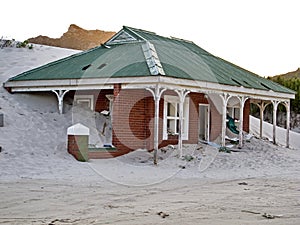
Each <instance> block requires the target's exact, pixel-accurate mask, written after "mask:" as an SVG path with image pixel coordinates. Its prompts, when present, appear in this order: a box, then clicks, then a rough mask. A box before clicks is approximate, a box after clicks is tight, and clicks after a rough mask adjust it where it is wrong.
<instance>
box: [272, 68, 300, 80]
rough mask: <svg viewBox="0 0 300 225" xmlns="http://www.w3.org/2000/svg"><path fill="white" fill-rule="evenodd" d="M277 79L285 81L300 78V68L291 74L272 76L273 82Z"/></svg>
mask: <svg viewBox="0 0 300 225" xmlns="http://www.w3.org/2000/svg"><path fill="white" fill-rule="evenodd" d="M278 77H281V78H285V79H292V78H300V68H298V69H297V70H296V71H292V72H288V73H285V74H280V75H277V76H274V77H273V78H275V80H276V78H278ZM272 80H273V79H272Z"/></svg>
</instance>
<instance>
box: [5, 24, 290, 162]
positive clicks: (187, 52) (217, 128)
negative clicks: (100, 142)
mask: <svg viewBox="0 0 300 225" xmlns="http://www.w3.org/2000/svg"><path fill="white" fill-rule="evenodd" d="M4 87H5V88H6V89H7V90H8V91H9V92H12V93H13V92H35V93H36V92H54V93H55V94H56V96H57V100H58V110H59V112H60V113H63V106H64V97H65V96H66V95H68V96H71V97H72V98H73V99H74V102H77V103H82V104H86V105H88V106H89V107H90V109H91V110H94V111H97V112H101V111H103V110H106V111H109V112H110V115H111V121H112V143H111V144H112V145H113V146H114V147H115V148H116V150H115V151H112V152H102V153H101V154H98V155H96V156H95V157H96V158H102V157H114V156H118V155H121V154H125V153H127V152H129V151H132V150H135V149H139V148H143V149H148V150H153V149H154V150H156V151H157V149H158V148H160V147H163V146H166V145H168V144H178V148H179V149H181V147H182V144H183V143H192V144H197V143H199V141H204V142H205V141H206V142H210V141H214V142H217V143H218V144H220V145H221V146H224V145H225V139H226V136H227V135H229V136H230V135H231V136H234V135H235V136H236V137H237V138H238V139H239V145H240V146H241V147H242V145H243V138H244V137H243V132H249V114H250V104H256V105H258V106H259V108H260V114H261V121H262V118H263V112H264V108H265V107H266V105H268V104H271V105H273V115H276V111H277V108H278V104H283V105H284V106H285V107H286V111H287V112H288V113H287V124H286V128H287V134H286V135H287V136H286V145H287V147H288V146H289V121H290V118H289V110H290V99H293V98H294V96H295V94H294V92H293V91H291V90H289V89H287V88H285V87H283V86H280V85H279V84H277V83H274V82H272V81H270V80H267V79H264V78H263V77H260V76H258V75H256V74H254V73H252V72H250V71H247V70H245V69H243V68H241V67H239V66H236V65H234V64H232V63H230V62H228V61H226V60H223V59H221V58H219V57H217V56H214V55H212V54H210V53H209V52H207V51H205V50H204V49H202V48H201V47H199V46H197V45H196V44H195V43H193V42H191V41H187V40H183V39H178V38H173V37H172V38H167V37H162V36H159V35H157V34H155V33H153V32H149V31H144V30H140V29H135V28H131V27H127V26H124V27H123V29H122V30H120V31H119V32H118V33H117V34H115V35H114V36H113V37H112V38H111V39H110V40H108V41H107V42H106V43H104V44H102V45H101V46H99V47H96V48H93V49H91V50H88V51H84V52H81V53H78V54H75V55H72V56H69V57H66V58H64V59H61V60H58V61H55V62H51V63H49V64H46V65H43V66H41V67H38V68H36V69H33V70H30V71H27V72H24V73H22V74H19V75H17V76H15V77H12V78H10V79H9V80H8V81H7V82H5V83H4ZM232 118H234V119H235V126H229V120H230V119H232ZM273 124H274V130H273V141H274V143H276V116H274V118H273ZM262 129H263V127H262V123H261V130H262Z"/></svg>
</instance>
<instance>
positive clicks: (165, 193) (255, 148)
mask: <svg viewBox="0 0 300 225" xmlns="http://www.w3.org/2000/svg"><path fill="white" fill-rule="evenodd" d="M56 51H58V53H56ZM62 51H64V54H65V55H67V54H70V53H71V52H72V51H68V50H62V49H58V48H52V47H45V46H44V47H41V48H35V49H34V52H32V50H28V49H27V50H26V49H21V50H20V49H8V50H7V49H0V56H1V57H0V68H1V71H0V81H1V82H4V81H5V80H6V79H7V78H8V77H10V76H11V75H14V72H15V71H17V72H15V73H19V72H21V71H23V70H24V69H28V68H32V67H34V65H35V64H36V65H40V64H43V63H45V62H47V60H52V59H54V56H58V54H59V52H60V53H61V55H60V56H63V52H62ZM22 55H23V56H25V58H24V57H23V58H22ZM51 55H52V56H53V57H50V58H47V57H49V56H51ZM44 56H45V58H43V57H44ZM46 56H47V57H46ZM42 58H43V59H44V61H43V62H42V60H41V61H40V59H42ZM25 59H26V60H25ZM0 107H1V109H0V112H1V113H3V114H4V118H5V126H4V127H1V128H0V146H2V148H3V149H2V152H1V153H0V224H174V223H178V224H270V223H271V224H299V221H300V213H299V212H300V190H299V187H300V166H299V165H300V151H299V148H298V149H286V148H283V147H280V146H274V145H272V144H271V143H270V142H267V141H262V140H259V139H256V138H252V139H251V140H250V142H246V143H245V146H244V148H243V149H240V150H239V149H236V150H239V151H238V152H232V153H220V152H218V150H217V149H215V148H213V147H211V146H207V145H199V146H197V145H184V155H185V156H186V159H191V158H193V159H192V160H191V161H188V160H182V159H179V158H178V157H177V151H176V146H175V148H174V149H173V148H172V147H166V148H164V149H163V150H164V151H163V152H162V151H159V156H160V160H159V165H158V166H154V165H153V164H152V154H151V153H148V152H147V151H145V150H138V151H136V152H132V153H130V154H128V155H125V156H122V157H118V158H114V159H106V160H90V162H87V163H81V162H77V161H76V160H74V158H73V157H72V156H70V155H69V154H68V153H67V151H66V131H67V128H68V127H69V126H71V125H72V124H74V123H75V122H80V121H81V122H82V123H85V124H86V125H89V126H90V125H92V124H93V123H94V121H93V120H94V119H90V120H89V119H87V118H85V119H84V120H82V116H83V117H85V116H86V115H91V114H90V113H91V112H88V111H78V112H77V113H76V116H75V114H74V111H72V110H71V109H70V107H68V106H67V107H66V114H64V115H59V114H58V113H57V102H56V99H55V96H54V94H46V95H39V94H9V93H7V92H6V90H4V89H3V88H2V87H1V88H0ZM74 118H76V119H74ZM95 118H96V116H95ZM75 120H76V121H75ZM95 121H96V120H95ZM95 123H96V122H95ZM92 129H94V128H92ZM95 132H96V131H95ZM98 137H100V138H99V140H98ZM103 138H104V137H101V136H97V135H95V136H94V137H93V138H92V139H93V142H98V141H99V144H101V143H102V142H104V139H103ZM190 156H192V157H190ZM243 182H246V183H243ZM239 183H240V184H239ZM161 211H162V212H164V213H167V214H169V216H166V217H165V218H162V216H161V215H163V214H160V215H158V214H157V213H158V212H161ZM253 212H254V213H253ZM255 213H256V214H255ZM264 213H267V214H271V215H276V216H278V217H276V218H275V219H267V218H265V217H263V214H264ZM51 222H52V223H51Z"/></svg>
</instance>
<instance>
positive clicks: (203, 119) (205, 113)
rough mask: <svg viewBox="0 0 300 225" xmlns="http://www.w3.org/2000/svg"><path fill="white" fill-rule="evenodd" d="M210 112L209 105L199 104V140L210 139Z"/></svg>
mask: <svg viewBox="0 0 300 225" xmlns="http://www.w3.org/2000/svg"><path fill="white" fill-rule="evenodd" d="M209 114H210V108H209V105H208V104H199V141H209Z"/></svg>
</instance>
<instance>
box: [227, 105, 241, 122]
mask: <svg viewBox="0 0 300 225" xmlns="http://www.w3.org/2000/svg"><path fill="white" fill-rule="evenodd" d="M227 112H228V115H229V116H230V117H231V118H234V119H237V120H239V119H240V108H238V107H227Z"/></svg>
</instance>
